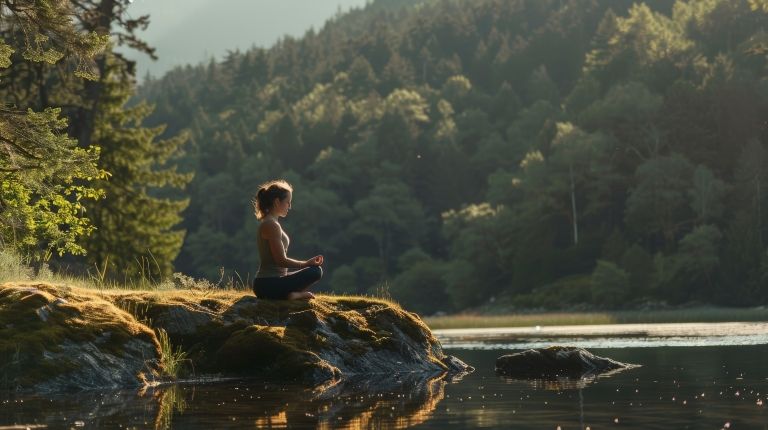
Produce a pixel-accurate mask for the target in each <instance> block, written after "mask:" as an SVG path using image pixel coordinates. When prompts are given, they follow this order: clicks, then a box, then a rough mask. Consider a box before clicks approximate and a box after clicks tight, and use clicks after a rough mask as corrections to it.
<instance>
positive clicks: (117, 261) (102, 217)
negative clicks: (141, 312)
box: [85, 63, 192, 279]
mask: <svg viewBox="0 0 768 430" xmlns="http://www.w3.org/2000/svg"><path fill="white" fill-rule="evenodd" d="M120 70H121V69H120V65H119V64H117V63H111V64H110V67H109V68H108V69H107V70H106V72H107V75H106V76H105V77H104V79H103V80H102V83H103V91H102V93H101V100H100V101H99V105H100V109H99V111H98V115H97V116H96V122H95V128H94V133H93V139H92V140H93V142H94V143H95V144H97V145H99V147H100V148H101V158H100V165H101V167H102V168H103V169H105V170H107V171H108V172H109V173H110V175H109V178H108V179H105V180H100V181H98V182H97V183H96V186H97V188H98V189H99V190H101V191H102V192H103V193H104V194H105V196H106V198H105V199H103V200H101V201H99V202H96V203H93V204H88V205H87V209H88V213H89V215H90V217H91V219H92V220H93V223H94V226H95V227H96V230H95V231H94V232H93V234H92V235H91V236H90V237H89V238H88V239H87V241H86V242H85V247H86V249H88V251H89V253H88V261H90V262H91V263H94V264H97V265H98V266H99V267H101V268H102V269H101V270H104V269H103V268H107V269H109V270H108V272H109V273H111V274H113V276H118V277H121V278H122V277H123V276H127V277H134V276H137V275H143V276H145V277H147V278H150V279H159V277H160V276H167V275H170V274H171V272H172V270H173V260H174V259H175V258H176V256H177V255H178V253H179V249H180V248H181V244H182V241H183V240H184V231H182V230H178V229H176V228H175V227H176V226H177V225H178V224H179V222H180V221H181V211H182V210H184V208H186V206H187V204H188V200H187V199H183V200H177V199H173V198H169V197H167V196H168V195H169V194H171V193H170V192H172V191H173V190H181V189H183V188H184V186H185V185H186V184H187V183H188V182H189V181H190V180H191V179H192V176H191V175H190V174H185V173H179V172H177V170H176V168H175V167H174V166H173V165H172V164H171V161H172V159H173V157H175V156H178V154H179V153H180V150H181V146H182V145H183V143H184V141H185V140H186V136H185V135H179V136H177V137H173V138H167V139H158V136H160V135H161V134H162V133H163V127H152V128H148V127H145V126H142V122H143V121H144V119H145V118H146V117H147V116H148V115H149V114H150V113H151V112H152V108H151V106H149V105H148V104H147V103H140V104H138V105H135V106H132V107H126V103H127V101H128V99H129V98H130V97H131V95H132V89H131V84H130V82H128V81H125V80H123V79H121V74H120Z"/></svg>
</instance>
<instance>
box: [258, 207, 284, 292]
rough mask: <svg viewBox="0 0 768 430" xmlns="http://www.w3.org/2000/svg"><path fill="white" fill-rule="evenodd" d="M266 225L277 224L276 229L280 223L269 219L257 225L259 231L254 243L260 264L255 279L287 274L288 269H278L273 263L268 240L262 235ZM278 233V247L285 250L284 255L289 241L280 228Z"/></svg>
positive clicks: (273, 259) (273, 258)
mask: <svg viewBox="0 0 768 430" xmlns="http://www.w3.org/2000/svg"><path fill="white" fill-rule="evenodd" d="M268 223H274V224H277V225H278V227H279V226H280V223H278V222H277V221H276V220H274V219H270V218H264V220H262V221H261V223H260V224H259V231H258V234H257V235H256V242H257V244H258V247H259V260H260V263H261V264H260V265H259V271H258V272H257V273H256V277H257V278H273V277H279V276H285V275H287V274H288V269H287V268H286V267H280V266H278V265H277V263H276V262H275V261H276V260H275V257H274V256H273V255H272V250H271V248H270V246H269V239H266V238H264V236H263V234H262V231H263V229H264V227H266V226H267V224H268ZM280 233H281V242H282V243H281V244H280V245H281V246H282V247H283V249H284V250H285V253H287V252H288V245H289V244H290V242H291V241H290V239H289V238H288V235H287V234H285V232H284V231H283V229H282V228H280Z"/></svg>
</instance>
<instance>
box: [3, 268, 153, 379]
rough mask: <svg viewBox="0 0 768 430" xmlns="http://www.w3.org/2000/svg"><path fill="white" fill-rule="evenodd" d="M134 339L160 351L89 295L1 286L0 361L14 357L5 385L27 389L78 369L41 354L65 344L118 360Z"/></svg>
mask: <svg viewBox="0 0 768 430" xmlns="http://www.w3.org/2000/svg"><path fill="white" fill-rule="evenodd" d="M134 338H140V339H143V340H145V341H148V342H150V343H152V344H153V345H155V347H156V348H157V349H158V350H159V345H158V343H157V339H156V338H155V335H154V332H153V331H152V330H151V329H150V328H149V327H147V326H145V325H143V324H141V323H139V322H138V321H136V319H135V318H134V317H133V316H131V315H130V314H128V313H127V312H125V311H123V310H121V309H119V308H118V307H116V306H115V305H114V304H112V303H110V302H108V301H106V300H104V299H102V298H100V297H99V295H98V294H96V293H94V292H91V291H88V290H79V289H72V288H67V287H63V286H56V285H51V284H44V283H26V284H10V283H7V284H3V285H0V357H15V360H11V361H10V362H9V363H8V365H6V366H5V367H4V368H3V371H2V373H0V376H2V377H3V379H4V380H5V381H6V383H7V384H10V385H16V386H31V385H34V384H36V383H38V382H42V381H46V380H48V379H50V378H52V377H55V376H57V375H60V374H63V373H66V372H69V371H71V370H73V369H76V368H78V367H79V365H78V363H77V362H76V361H75V358H74V357H73V358H71V359H69V358H62V359H58V360H56V361H55V362H54V361H53V360H48V359H46V358H45V356H44V354H43V352H44V351H52V352H55V351H58V350H59V345H62V344H64V343H65V342H67V341H69V342H74V343H80V342H93V343H94V344H96V345H98V347H99V349H100V350H102V351H105V352H109V353H112V354H114V355H118V356H119V355H120V354H122V353H123V346H124V345H125V343H126V342H128V341H129V340H131V339H134ZM13 363H20V365H19V366H15V365H13Z"/></svg>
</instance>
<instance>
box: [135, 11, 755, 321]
mask: <svg viewBox="0 0 768 430" xmlns="http://www.w3.org/2000/svg"><path fill="white" fill-rule="evenodd" d="M767 23H768V1H765V0H691V1H681V0H678V1H676V2H670V1H646V2H636V1H629V0H628V1H616V0H508V1H501V0H482V1H478V0H472V1H469V0H465V1H450V0H449V1H424V2H416V3H415V4H414V3H413V2H386V1H377V2H374V3H373V4H370V5H368V6H367V7H366V8H364V9H363V10H357V11H352V12H350V13H348V14H346V15H343V16H339V17H336V18H335V19H333V20H331V21H329V22H328V23H327V24H326V25H325V27H324V28H322V29H321V30H320V31H317V32H313V31H310V32H309V33H307V34H306V35H305V36H304V37H303V38H301V39H298V40H296V39H291V38H285V39H283V40H282V41H280V42H279V43H278V44H277V45H276V46H274V47H272V48H271V49H267V50H265V49H253V50H249V51H247V52H244V53H241V52H233V53H231V54H230V55H228V56H227V57H226V58H225V59H224V60H223V61H221V62H211V63H210V64H208V65H200V66H198V67H186V68H178V69H176V70H174V71H172V72H170V73H169V74H167V75H166V76H164V77H163V78H162V79H158V80H150V81H149V82H147V83H146V84H145V85H143V86H142V88H141V89H140V93H139V95H140V97H141V98H143V99H146V100H148V101H150V102H151V103H154V104H156V107H157V108H156V110H155V112H154V113H153V114H152V115H151V117H150V120H151V121H155V122H157V123H164V124H168V130H169V132H170V133H172V134H174V133H177V132H178V131H181V130H184V129H187V130H190V131H191V139H190V142H189V144H188V146H187V147H186V148H187V149H186V154H185V155H184V157H183V158H182V159H181V160H180V161H179V166H180V168H181V169H183V170H186V171H194V172H195V178H194V180H193V181H192V182H191V184H190V187H189V189H188V193H187V194H185V196H188V197H189V198H190V206H189V208H188V209H187V210H186V211H185V212H184V221H183V226H184V228H185V229H186V230H187V237H186V239H185V242H184V245H183V247H182V250H181V253H180V255H179V257H178V259H177V260H176V268H177V270H181V271H183V272H187V273H190V274H194V275H198V276H207V277H210V278H213V279H214V280H215V279H217V278H218V277H219V270H220V269H219V268H220V267H224V268H226V269H227V270H236V271H237V272H238V273H239V275H240V276H241V277H243V278H245V277H246V274H250V275H251V276H252V275H253V272H254V271H255V270H256V268H257V264H258V263H257V262H258V255H257V250H256V247H255V239H254V235H255V234H256V233H255V231H256V230H255V228H256V222H255V220H254V218H253V216H252V214H251V211H252V210H251V207H250V203H249V200H250V198H251V196H252V194H253V192H254V191H255V188H256V186H257V185H258V184H259V183H260V182H262V181H264V180H267V179H270V178H274V177H283V178H286V179H288V180H289V181H290V182H292V183H293V184H294V185H295V187H296V192H295V196H294V211H293V212H291V214H290V216H289V217H288V218H287V219H286V221H285V227H286V230H287V231H288V232H289V233H290V234H292V235H293V237H294V240H293V241H292V245H291V249H290V253H291V254H295V255H305V256H309V255H314V254H316V253H319V252H323V253H325V254H326V257H327V258H326V261H327V273H328V274H329V276H327V277H326V279H325V280H324V281H323V283H324V285H325V287H326V288H330V289H332V290H333V291H336V292H344V293H366V292H371V291H376V290H377V289H381V288H388V290H389V292H390V293H391V295H392V296H393V297H394V298H395V299H398V300H400V301H402V302H403V303H404V304H405V305H406V306H409V307H412V308H414V309H417V310H420V311H424V312H435V311H451V310H457V309H462V308H466V307H470V306H476V305H479V304H482V303H484V302H486V301H488V300H489V299H491V298H494V297H495V298H498V297H500V296H505V297H507V298H508V299H509V298H511V302H512V303H513V304H516V305H519V306H529V307H530V306H533V307H568V306H572V305H576V304H579V303H587V304H592V305H596V306H605V307H622V306H636V305H641V304H643V303H648V302H667V303H671V304H677V303H683V302H690V301H699V302H710V303H718V304H729V305H751V304H756V303H765V302H766V301H767V300H768V253H766V250H767V246H768V229H767V227H768V153H767V152H766V150H767V148H766V145H768V125H767V124H766V121H767V120H768V61H767V60H768V56H767V55H768V28H766V24H767ZM764 197H765V198H764Z"/></svg>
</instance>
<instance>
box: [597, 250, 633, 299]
mask: <svg viewBox="0 0 768 430" xmlns="http://www.w3.org/2000/svg"><path fill="white" fill-rule="evenodd" d="M629 293H630V290H629V275H627V272H625V271H624V269H622V268H620V267H619V266H617V265H616V264H615V263H611V262H610V261H605V260H598V261H597V267H595V271H594V272H592V303H594V304H597V305H603V306H608V307H620V306H622V305H624V304H625V303H626V301H627V299H628V298H629Z"/></svg>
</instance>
